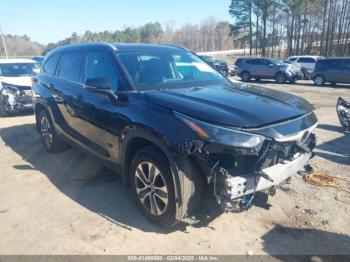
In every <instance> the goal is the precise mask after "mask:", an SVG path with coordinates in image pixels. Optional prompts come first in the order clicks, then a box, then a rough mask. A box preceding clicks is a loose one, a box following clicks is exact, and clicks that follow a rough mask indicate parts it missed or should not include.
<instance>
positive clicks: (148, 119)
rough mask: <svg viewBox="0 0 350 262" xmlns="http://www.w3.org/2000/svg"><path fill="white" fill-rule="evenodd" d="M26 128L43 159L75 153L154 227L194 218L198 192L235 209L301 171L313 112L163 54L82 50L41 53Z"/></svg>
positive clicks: (143, 49) (128, 47)
mask: <svg viewBox="0 0 350 262" xmlns="http://www.w3.org/2000/svg"><path fill="white" fill-rule="evenodd" d="M33 82H34V84H33V92H34V99H35V101H34V107H35V108H34V109H35V114H36V123H37V129H38V131H39V132H40V134H41V137H42V141H43V145H44V147H45V148H46V150H47V151H49V152H60V151H63V150H65V149H67V143H68V144H74V145H78V146H80V147H81V148H83V149H84V150H85V151H86V152H89V153H92V154H93V155H95V156H98V157H99V158H101V159H102V160H103V161H104V163H105V164H106V165H107V166H108V167H110V168H112V169H114V170H115V171H116V172H117V173H119V174H120V175H121V176H122V178H123V180H124V181H125V184H127V185H129V186H130V188H131V190H132V193H133V196H134V197H135V200H136V203H137V205H138V207H139V208H140V210H141V211H142V212H143V214H144V215H145V216H146V217H147V218H148V219H150V220H151V221H152V222H154V223H156V224H158V225H161V226H172V225H174V224H176V223H178V222H179V221H188V222H190V221H193V219H192V218H194V217H195V215H196V214H197V213H196V210H197V208H198V206H199V205H200V204H201V198H202V197H203V196H205V195H207V196H209V195H210V196H212V197H213V198H215V199H216V201H217V203H219V204H220V205H221V206H222V207H223V208H224V209H226V210H241V209H246V208H248V207H249V205H250V204H251V202H252V200H253V198H254V196H255V192H257V191H264V192H270V193H272V194H273V193H274V192H275V190H276V189H277V188H278V187H279V186H280V185H281V184H283V183H286V182H289V180H290V178H291V176H292V175H293V174H295V173H296V172H297V171H298V170H302V169H303V168H304V166H305V165H307V163H308V160H309V158H310V157H311V155H312V153H311V152H312V150H313V148H314V146H315V136H314V134H313V130H314V129H315V127H316V125H317V118H316V116H315V114H314V113H313V110H314V108H313V107H312V106H311V105H310V104H309V103H307V102H306V101H305V100H303V99H301V98H299V97H296V96H293V95H289V94H285V93H281V92H278V91H273V90H269V89H265V88H261V87H254V86H249V85H247V84H240V83H232V82H230V81H229V80H227V79H226V78H225V77H223V76H222V75H221V74H219V73H218V72H217V71H215V70H214V69H212V68H211V67H210V66H209V65H207V64H206V63H205V62H203V61H202V60H201V59H200V58H198V57H197V56H196V55H195V54H193V53H192V52H189V51H188V50H186V49H183V48H178V47H174V46H160V45H137V44H117V45H111V44H103V43H99V44H83V45H73V46H67V47H62V48H59V49H56V50H54V51H52V52H51V53H50V54H49V55H48V56H47V58H46V60H45V62H44V63H43V72H42V73H40V74H39V75H38V76H37V77H36V78H35V79H33Z"/></svg>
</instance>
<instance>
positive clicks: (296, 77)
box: [287, 72, 304, 81]
mask: <svg viewBox="0 0 350 262" xmlns="http://www.w3.org/2000/svg"><path fill="white" fill-rule="evenodd" d="M287 78H288V80H289V81H298V80H302V79H303V78H304V75H303V73H301V72H300V73H297V74H287Z"/></svg>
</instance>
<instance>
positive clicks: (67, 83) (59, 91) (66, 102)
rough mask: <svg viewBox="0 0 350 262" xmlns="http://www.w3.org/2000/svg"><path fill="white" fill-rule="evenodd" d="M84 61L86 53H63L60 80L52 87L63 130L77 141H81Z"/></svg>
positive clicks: (59, 68) (59, 72)
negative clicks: (81, 92)
mask: <svg viewBox="0 0 350 262" xmlns="http://www.w3.org/2000/svg"><path fill="white" fill-rule="evenodd" d="M84 59H85V53H84V52H77V51H74V52H73V51H70V52H65V53H63V54H62V56H61V58H60V62H59V64H58V69H57V73H56V75H57V76H58V78H56V80H55V82H54V83H53V84H52V85H51V86H50V89H51V92H52V93H53V96H54V98H55V100H56V104H57V106H58V110H59V112H60V116H61V118H62V122H61V124H62V125H63V126H62V128H63V129H64V131H65V132H66V133H68V134H69V135H70V136H72V137H74V138H75V139H77V140H81V136H80V134H79V131H80V122H79V120H78V118H77V117H78V115H79V112H80V111H81V104H80V100H81V97H80V96H79V93H80V90H81V89H82V87H83V84H82V70H83V63H84Z"/></svg>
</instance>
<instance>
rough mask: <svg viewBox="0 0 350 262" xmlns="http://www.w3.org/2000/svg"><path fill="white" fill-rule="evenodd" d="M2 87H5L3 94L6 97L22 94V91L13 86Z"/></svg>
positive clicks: (4, 85)
mask: <svg viewBox="0 0 350 262" xmlns="http://www.w3.org/2000/svg"><path fill="white" fill-rule="evenodd" d="M2 86H3V91H2V93H3V94H4V95H19V94H20V91H19V90H18V88H17V87H15V86H13V85H9V84H5V83H3V84H2Z"/></svg>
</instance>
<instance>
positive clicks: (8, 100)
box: [0, 83, 33, 114]
mask: <svg viewBox="0 0 350 262" xmlns="http://www.w3.org/2000/svg"><path fill="white" fill-rule="evenodd" d="M0 91H1V92H0V103H1V104H0V106H1V109H2V112H3V114H8V113H11V112H14V113H16V112H20V111H23V110H26V109H31V108H32V105H33V101H32V97H33V96H32V91H31V87H29V86H28V87H26V86H15V85H10V84H6V83H3V84H2V89H1V90H0Z"/></svg>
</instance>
